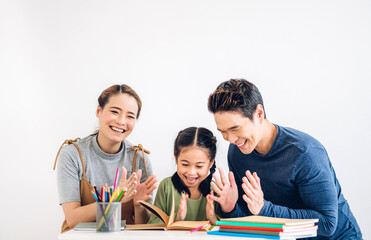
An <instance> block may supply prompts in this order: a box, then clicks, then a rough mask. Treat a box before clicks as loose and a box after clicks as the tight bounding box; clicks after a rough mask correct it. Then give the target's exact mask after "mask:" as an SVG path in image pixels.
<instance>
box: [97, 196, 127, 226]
mask: <svg viewBox="0 0 371 240" xmlns="http://www.w3.org/2000/svg"><path fill="white" fill-rule="evenodd" d="M120 230H121V202H97V232H119V231H120Z"/></svg>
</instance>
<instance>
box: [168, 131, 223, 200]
mask: <svg viewBox="0 0 371 240" xmlns="http://www.w3.org/2000/svg"><path fill="white" fill-rule="evenodd" d="M191 146H197V147H201V148H205V149H207V150H208V152H209V159H210V161H212V160H214V164H213V165H212V167H211V168H210V174H209V175H208V176H207V177H206V178H205V180H203V181H202V182H201V183H200V185H199V186H198V189H199V190H200V192H201V193H202V195H204V196H205V197H206V196H207V194H209V193H210V182H211V179H212V174H213V173H214V172H215V169H216V165H215V156H216V137H215V136H214V135H213V133H212V132H211V131H210V130H208V129H206V128H203V127H200V128H197V127H189V128H186V129H184V130H182V131H180V132H179V133H178V136H177V137H176V139H175V143H174V156H175V158H178V157H179V154H180V152H181V151H182V149H183V148H185V147H191ZM171 181H172V182H173V184H174V186H175V188H176V190H178V192H179V193H182V192H186V193H188V195H189V197H191V192H190V191H189V189H188V187H187V186H185V185H184V183H183V182H182V181H181V179H180V177H179V175H178V173H177V172H175V173H174V175H173V176H172V177H171Z"/></svg>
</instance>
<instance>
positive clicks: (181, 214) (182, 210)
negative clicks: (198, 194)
mask: <svg viewBox="0 0 371 240" xmlns="http://www.w3.org/2000/svg"><path fill="white" fill-rule="evenodd" d="M187 199H188V194H187V193H182V198H181V199H180V203H179V208H178V213H177V214H176V218H175V221H184V219H185V217H186V216H187Z"/></svg>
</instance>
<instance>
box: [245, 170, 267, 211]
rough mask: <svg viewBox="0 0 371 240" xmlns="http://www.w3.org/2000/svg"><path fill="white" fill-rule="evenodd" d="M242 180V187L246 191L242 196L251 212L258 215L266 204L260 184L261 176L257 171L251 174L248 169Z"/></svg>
mask: <svg viewBox="0 0 371 240" xmlns="http://www.w3.org/2000/svg"><path fill="white" fill-rule="evenodd" d="M242 182H243V183H242V189H243V191H244V192H245V194H244V195H243V196H242V198H243V200H244V201H245V202H246V203H247V207H248V208H249V210H250V212H251V213H252V214H254V215H258V214H259V213H260V211H261V209H262V208H263V206H264V194H263V190H262V188H261V186H260V178H259V177H258V174H257V173H256V172H254V174H251V172H250V171H249V170H247V171H246V176H245V177H243V178H242Z"/></svg>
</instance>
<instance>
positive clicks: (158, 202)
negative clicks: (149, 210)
mask: <svg viewBox="0 0 371 240" xmlns="http://www.w3.org/2000/svg"><path fill="white" fill-rule="evenodd" d="M172 189H174V200H175V206H174V208H175V211H174V215H176V213H177V212H178V208H179V203H180V199H181V194H180V193H179V192H178V191H177V190H176V189H175V187H174V185H173V182H172V181H171V177H167V178H165V179H164V180H162V181H161V183H160V185H159V187H158V189H157V194H156V198H155V202H154V205H155V206H156V207H158V208H160V209H161V210H162V211H164V212H165V213H166V214H167V215H168V216H170V213H171V204H172ZM206 203H207V199H206V197H204V196H203V195H202V194H201V196H200V197H199V198H198V199H190V198H188V199H187V215H186V217H185V219H184V220H185V221H207V218H206ZM214 204H215V203H214ZM215 209H217V206H216V204H215ZM148 223H149V224H155V223H163V222H162V221H161V220H160V219H159V218H157V217H156V216H155V215H153V214H152V215H151V218H150V219H149V221H148Z"/></svg>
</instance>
